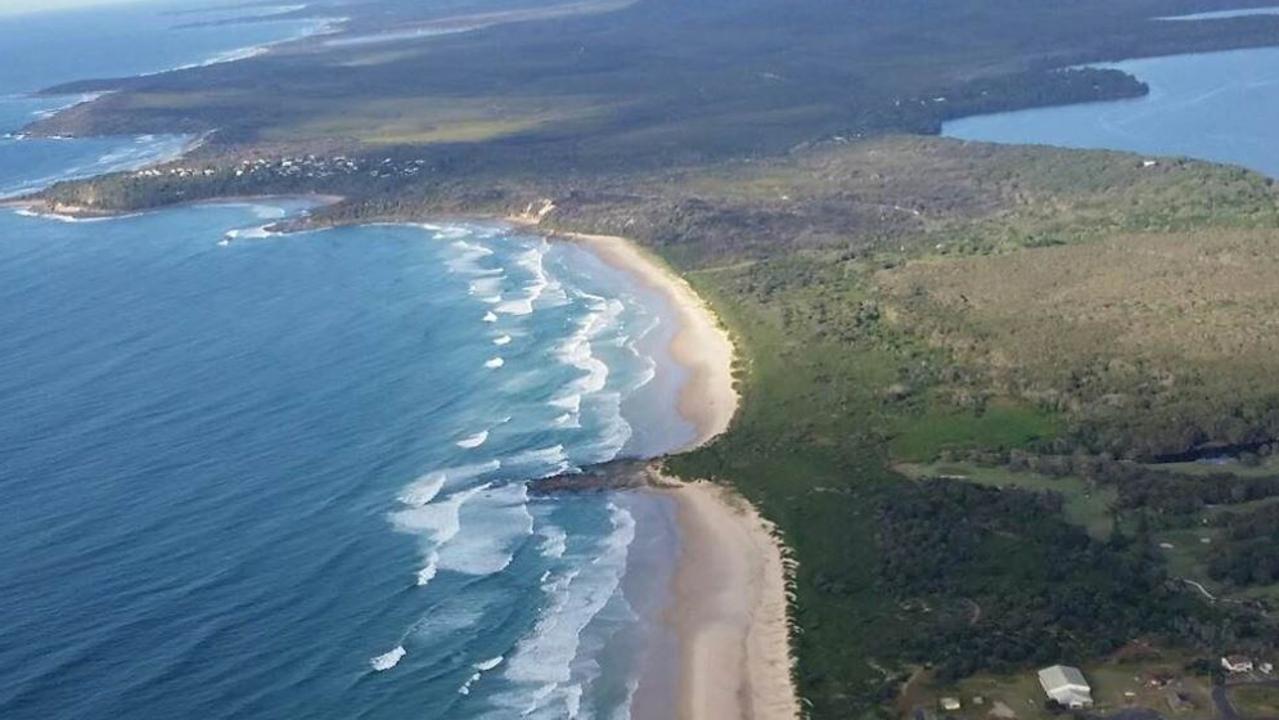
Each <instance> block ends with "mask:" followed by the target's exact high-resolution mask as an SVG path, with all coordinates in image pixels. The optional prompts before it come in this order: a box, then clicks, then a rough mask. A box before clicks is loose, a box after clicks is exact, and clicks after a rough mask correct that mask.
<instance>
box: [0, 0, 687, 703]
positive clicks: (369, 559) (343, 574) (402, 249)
mask: <svg viewBox="0 0 1279 720" xmlns="http://www.w3.org/2000/svg"><path fill="white" fill-rule="evenodd" d="M174 7H178V6H164V5H141V6H126V7H123V8H116V9H110V10H97V11H93V16H92V20H93V22H86V20H85V15H84V13H83V12H76V13H51V14H43V15H39V16H31V17H28V18H10V19H6V20H3V21H0V67H6V62H7V61H8V59H9V58H6V57H5V55H10V54H11V53H30V54H28V55H26V56H24V57H25V60H24V62H25V63H26V67H27V68H28V71H27V72H26V73H22V74H20V75H21V77H17V78H16V79H15V77H14V76H13V75H8V76H5V75H0V94H4V95H5V96H6V97H5V99H4V100H0V131H5V132H9V133H17V132H18V131H19V130H20V128H21V126H22V124H24V122H25V119H26V118H30V117H31V115H32V113H35V112H40V111H44V110H48V109H49V108H50V107H56V106H57V105H58V104H65V103H66V102H70V101H74V100H75V99H74V98H59V99H40V100H32V99H30V98H27V97H25V96H24V95H23V94H24V93H27V92H30V91H32V90H36V89H39V88H40V87H43V86H45V85H48V84H52V83H55V82H62V81H65V80H70V79H74V78H76V77H90V76H94V75H102V74H112V75H121V74H128V73H135V72H153V71H157V70H162V69H164V68H166V67H173V66H178V65H184V64H191V63H198V62H203V61H207V60H209V59H214V58H219V57H222V56H224V55H225V54H226V53H242V52H244V50H243V49H244V48H246V47H249V46H252V45H255V44H261V43H266V42H271V41H274V40H278V39H280V38H283V37H290V36H292V35H295V34H296V33H298V32H299V27H298V26H297V25H296V24H289V23H269V24H265V25H231V26H219V27H204V28H193V29H175V27H174V26H175V25H176V24H180V23H182V22H190V21H192V19H193V18H192V16H190V15H173V14H171V13H169V12H168V11H169V10H172V9H173V8H174ZM222 14H223V15H225V11H223V13H222ZM36 26H38V27H39V28H40V30H39V31H40V32H41V33H45V35H44V37H46V38H57V37H73V38H75V41H76V42H77V43H78V44H79V46H80V47H82V48H84V52H83V53H82V54H81V55H79V56H75V57H63V56H59V57H57V58H49V59H48V60H47V62H46V61H45V60H42V59H41V58H42V57H44V56H41V55H39V53H40V52H45V54H46V56H47V55H48V54H49V53H48V51H47V48H45V49H42V47H43V45H47V44H48V43H47V42H46V43H44V44H43V45H42V44H41V43H35V42H30V40H31V38H32V37H33V35H32V33H33V32H34V30H33V29H32V28H33V27H36ZM59 28H61V30H59ZM90 28H98V29H102V28H115V31H113V32H105V33H103V34H102V36H101V37H99V35H98V33H97V32H94V31H93V30H91V29H90ZM268 29H271V30H272V31H273V32H274V34H270V33H268V32H267V30H268ZM60 32H64V33H66V34H65V35H62V34H60ZM120 33H128V43H127V45H128V47H129V48H131V49H130V51H129V52H128V53H122V52H118V51H117V50H118V46H116V45H114V44H115V43H119V42H121V39H120ZM174 36H178V37H179V38H180V40H175V39H174ZM23 43H27V44H28V46H24V45H23ZM24 47H25V49H23V48H24ZM113 48H115V49H113ZM77 58H78V59H77ZM77 62H83V64H82V65H80V66H78V67H77V66H76V63H77ZM42 73H43V74H42ZM188 140H189V139H188V138H177V137H173V138H159V137H150V138H106V139H93V140H70V139H68V140H32V139H26V138H22V137H21V136H20V135H10V136H9V137H8V138H6V139H5V140H3V141H0V168H2V169H0V187H3V188H9V189H13V188H30V187H36V186H39V185H41V184H47V183H48V182H51V181H53V180H56V179H58V178H62V177H70V176H77V175H83V174H90V173H93V172H100V171H103V170H105V169H107V168H114V167H132V166H137V165H138V164H140V163H144V162H147V161H148V160H154V159H155V158H157V157H164V156H166V155H168V154H171V153H173V152H177V151H178V148H180V147H181V146H182V144H183V143H185V142H187V141H188ZM0 194H4V193H0ZM10 194H11V193H10ZM308 207H309V206H308V203H307V202H306V201H303V200H269V201H266V200H264V201H261V202H245V203H239V204H215V205H195V206H186V207H178V208H171V209H166V210H162V211H157V212H150V213H145V214H138V215H133V216H126V217H119V218H112V219H104V220H93V221H77V222H71V221H67V220H65V219H57V218H50V217H40V216H32V215H30V214H26V213H23V212H20V211H11V210H0V307H2V308H3V312H0V402H3V407H4V412H3V413H0V616H3V617H4V618H5V622H4V623H3V624H0V717H4V718H6V719H8V718H22V719H25V718H50V717H56V718H60V719H61V718H116V717H127V718H175V717H181V718H197V717H198V718H272V719H278V718H299V717H305V718H335V719H336V718H343V719H349V718H371V719H372V718H403V717H416V718H450V719H453V718H511V717H531V718H569V717H581V718H626V717H628V716H629V706H630V698H631V696H632V693H634V691H635V688H636V684H637V682H638V679H639V678H640V676H641V675H644V676H645V677H655V676H656V677H667V678H669V674H670V667H669V666H670V663H668V662H664V659H665V657H666V656H665V655H664V653H667V652H668V651H669V649H670V645H671V643H672V639H671V638H670V636H669V630H668V629H667V628H666V626H665V625H664V623H663V622H662V621H661V613H662V610H663V608H664V603H665V599H666V597H667V585H668V583H669V581H670V577H671V574H672V572H673V563H674V559H675V556H676V554H677V553H676V550H677V547H678V537H677V532H676V529H675V526H674V522H673V509H672V508H671V506H670V503H669V502H668V501H667V500H666V499H664V498H662V497H659V496H656V495H646V494H617V493H600V494H589V495H581V496H555V497H541V496H538V495H536V494H531V493H530V492H529V486H528V482H529V481H530V480H532V479H534V478H538V477H543V476H547V475H552V474H556V473H560V472H565V471H571V470H573V469H574V468H580V467H583V466H586V465H589V464H593V463H598V462H603V461H607V460H610V459H613V458H616V457H634V456H641V457H642V456H650V455H654V454H659V453H662V452H666V451H669V450H672V449H675V448H678V447H681V446H683V445H685V444H687V443H688V442H690V441H691V440H692V439H693V437H694V435H695V433H694V428H692V427H691V426H690V425H689V424H688V423H687V422H685V421H684V420H683V419H681V418H680V417H679V415H678V414H677V413H676V411H675V406H676V399H677V395H678V391H679V388H680V386H681V384H682V382H683V381H684V379H685V378H684V375H683V371H682V370H681V369H680V368H679V367H678V365H676V364H675V363H674V362H673V361H672V360H671V358H670V357H669V354H668V351H667V348H668V345H669V341H670V338H671V334H672V333H673V332H674V329H675V328H674V323H673V320H672V317H673V316H672V313H671V310H670V308H669V307H667V306H666V304H665V300H664V299H663V298H662V297H661V296H660V295H658V294H656V293H655V292H653V291H651V290H650V289H648V288H647V287H645V286H643V285H641V284H639V283H637V282H636V281H635V280H634V279H633V278H632V277H631V276H629V275H628V274H626V273H624V272H622V271H620V270H618V269H615V268H613V267H610V266H609V265H607V264H605V263H604V262H603V261H601V260H600V259H599V258H597V257H596V256H595V255H593V254H591V253H590V252H587V251H586V250H584V249H582V248H581V247H578V246H575V245H572V244H564V243H551V242H548V241H546V240H545V239H543V238H540V237H537V236H535V235H531V234H528V233H526V232H521V231H517V230H514V229H512V228H509V227H506V226H502V225H499V224H485V223H446V222H441V223H438V224H423V225H370V226H358V227H344V228H336V229H327V230H320V231H314V232H306V233H298V234H290V235H277V234H272V233H269V232H267V231H266V230H265V229H264V228H265V227H266V226H267V225H269V224H270V223H272V222H274V221H276V220H278V219H280V218H283V217H288V216H292V215H296V214H298V213H304V212H306V211H307V209H308ZM654 668H657V669H656V670H654Z"/></svg>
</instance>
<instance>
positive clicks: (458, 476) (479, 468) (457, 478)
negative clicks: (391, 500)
mask: <svg viewBox="0 0 1279 720" xmlns="http://www.w3.org/2000/svg"><path fill="white" fill-rule="evenodd" d="M501 467H502V463H501V461H499V460H489V461H488V462H482V463H476V464H474V465H459V466H457V467H451V468H445V469H443V470H436V471H433V472H429V473H426V474H425V475H422V476H421V477H419V478H418V479H417V480H414V481H413V482H412V483H410V484H409V486H408V487H406V488H404V491H403V492H402V493H401V494H400V497H399V500H400V502H402V503H404V504H405V505H409V506H411V507H421V506H423V505H425V504H427V503H429V502H431V501H432V500H434V499H435V497H436V495H438V494H439V493H440V490H441V489H442V488H443V487H444V484H445V482H452V483H457V482H461V481H463V480H473V479H475V478H477V477H480V476H481V475H484V474H486V473H491V472H493V471H494V470H498V469H500V468H501Z"/></svg>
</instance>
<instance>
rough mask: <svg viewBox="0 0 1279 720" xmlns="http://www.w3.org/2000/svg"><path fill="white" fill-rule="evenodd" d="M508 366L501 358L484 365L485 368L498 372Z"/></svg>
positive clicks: (493, 359)
mask: <svg viewBox="0 0 1279 720" xmlns="http://www.w3.org/2000/svg"><path fill="white" fill-rule="evenodd" d="M505 364H506V361H505V360H503V359H502V358H500V357H495V358H492V359H491V360H488V361H486V362H485V363H484V367H486V368H488V369H490V370H496V369H498V368H500V367H502V366H503V365H505Z"/></svg>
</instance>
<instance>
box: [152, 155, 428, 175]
mask: <svg viewBox="0 0 1279 720" xmlns="http://www.w3.org/2000/svg"><path fill="white" fill-rule="evenodd" d="M425 166H426V161H425V160H421V159H418V160H394V159H392V158H389V157H388V158H383V159H382V160H366V159H356V158H349V157H346V156H345V155H337V156H335V157H317V156H315V155H299V156H295V157H283V158H272V159H267V158H257V159H254V160H241V161H240V162H239V164H237V165H234V166H232V167H231V168H225V167H223V168H216V167H187V166H182V165H171V166H167V167H162V168H148V169H145V170H138V171H137V172H135V173H133V176H134V177H139V178H156V177H165V176H167V177H176V178H194V177H211V176H214V175H219V174H231V175H234V176H235V177H237V178H308V179H323V178H329V177H335V176H349V175H357V174H367V175H368V176H369V177H373V178H411V177H414V176H416V175H419V174H420V173H422V172H423V170H424V168H425Z"/></svg>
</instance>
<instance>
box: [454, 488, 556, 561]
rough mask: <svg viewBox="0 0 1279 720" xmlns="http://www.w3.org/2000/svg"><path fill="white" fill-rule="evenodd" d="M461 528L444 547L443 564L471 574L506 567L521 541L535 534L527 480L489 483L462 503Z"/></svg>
mask: <svg viewBox="0 0 1279 720" xmlns="http://www.w3.org/2000/svg"><path fill="white" fill-rule="evenodd" d="M459 519H460V524H461V529H462V530H461V532H459V533H455V534H454V536H453V537H452V538H450V541H449V542H448V543H446V544H444V545H443V546H442V547H440V550H439V554H440V558H439V568H440V569H441V570H450V571H452V572H458V573H464V574H467V575H492V574H493V573H498V572H501V571H503V570H505V569H506V568H507V567H509V566H510V564H511V562H512V560H513V559H514V552H515V550H516V549H517V548H518V547H519V545H520V543H521V541H522V540H523V539H524V538H526V537H527V536H529V535H532V534H533V515H532V514H531V513H530V512H529V510H528V488H527V487H526V486H525V485H524V484H523V483H513V484H510V485H503V486H500V487H491V488H490V487H485V488H484V489H482V491H481V492H480V493H479V494H478V495H477V496H475V497H474V499H473V500H471V501H470V502H468V503H466V504H465V505H464V506H462V507H461V511H460V513H459Z"/></svg>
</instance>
